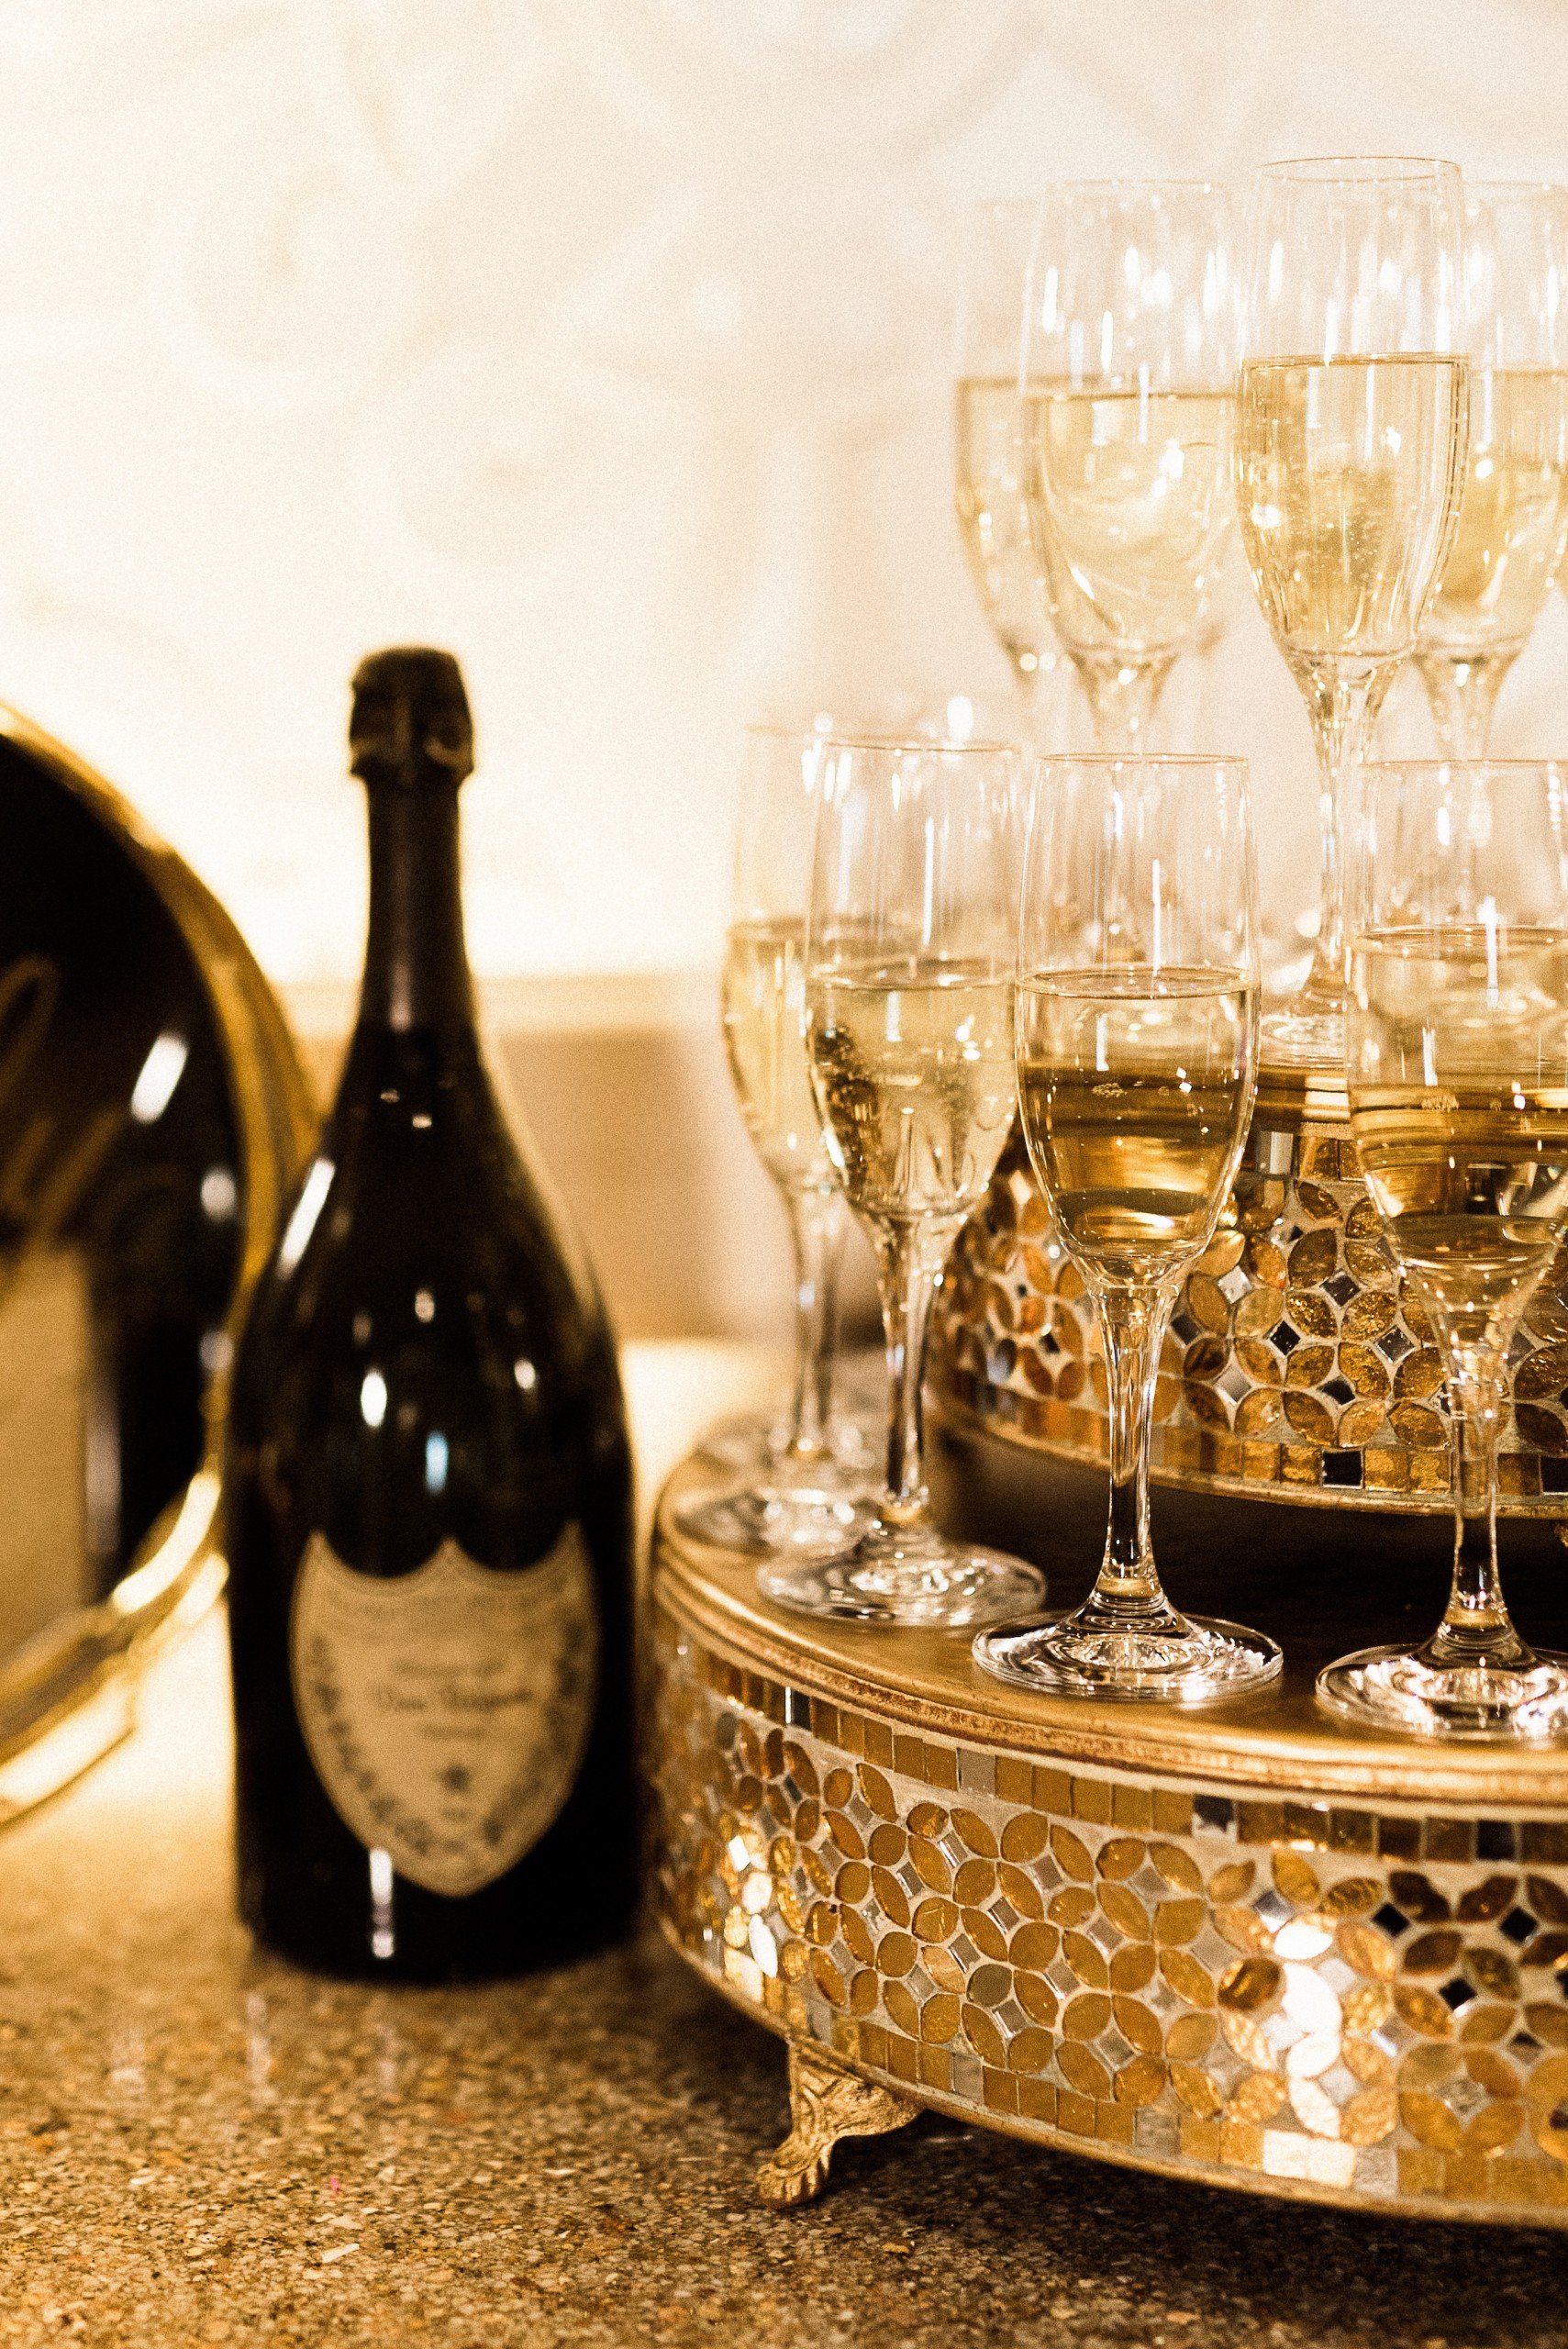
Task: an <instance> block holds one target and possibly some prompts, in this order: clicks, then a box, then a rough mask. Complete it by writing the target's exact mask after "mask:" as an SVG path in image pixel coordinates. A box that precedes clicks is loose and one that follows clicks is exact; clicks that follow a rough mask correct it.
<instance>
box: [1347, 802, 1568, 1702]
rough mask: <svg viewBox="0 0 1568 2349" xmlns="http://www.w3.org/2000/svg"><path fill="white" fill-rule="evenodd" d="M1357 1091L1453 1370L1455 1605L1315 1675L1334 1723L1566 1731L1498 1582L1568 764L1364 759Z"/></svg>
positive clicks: (1553, 1024) (1538, 1265) (1552, 1172)
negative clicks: (1510, 1390) (1499, 1452)
mask: <svg viewBox="0 0 1568 2349" xmlns="http://www.w3.org/2000/svg"><path fill="white" fill-rule="evenodd" d="M1356 830H1357V837H1356V841H1355V856H1354V860H1353V864H1352V877H1353V882H1354V895H1353V909H1352V934H1351V990H1350V1004H1349V1009H1348V1014H1347V1019H1348V1025H1349V1030H1350V1034H1349V1049H1348V1056H1347V1084H1348V1088H1349V1092H1350V1100H1351V1132H1352V1133H1353V1135H1354V1137H1355V1145H1356V1155H1357V1157H1358V1158H1359V1159H1360V1161H1361V1167H1362V1174H1363V1175H1365V1177H1366V1183H1367V1188H1368V1189H1369V1190H1370V1192H1371V1193H1372V1196H1373V1202H1374V1203H1375V1205H1376V1208H1377V1211H1378V1214H1379V1216H1380V1218H1381V1219H1382V1223H1383V1229H1384V1232H1385V1237H1386V1239H1387V1241H1388V1243H1389V1246H1390V1248H1391V1249H1392V1251H1393V1253H1394V1256H1395V1259H1396V1263H1397V1264H1398V1266H1399V1268H1400V1271H1401V1273H1402V1275H1403V1276H1404V1279H1405V1282H1406V1283H1407V1286H1408V1287H1409V1288H1410V1289H1412V1290H1413V1291H1414V1293H1415V1297H1416V1300H1417V1302H1418V1305H1419V1306H1420V1307H1421V1308H1423V1309H1424V1311H1425V1313H1426V1315H1427V1318H1428V1319H1429V1320H1430V1322H1431V1324H1432V1329H1433V1331H1434V1333H1435V1335H1436V1339H1437V1342H1438V1347H1439V1350H1440V1353H1441V1354H1442V1358H1443V1364H1444V1367H1445V1369H1446V1371H1447V1373H1448V1398H1449V1417H1450V1419H1451V1425H1452V1431H1453V1462H1454V1465H1453V1486H1454V1552H1453V1581H1452V1587H1451V1594H1450V1598H1449V1604H1448V1610H1447V1612H1446V1614H1445V1615H1444V1617H1443V1620H1442V1622H1441V1623H1440V1626H1439V1628H1438V1630H1437V1631H1435V1632H1434V1633H1433V1635H1432V1637H1431V1638H1430V1639H1429V1640H1428V1641H1427V1642H1425V1644H1424V1645H1423V1646H1420V1647H1418V1648H1414V1649H1405V1648H1398V1647H1385V1648H1368V1649H1363V1650H1362V1653H1360V1654H1357V1655H1351V1656H1346V1657H1344V1658H1343V1659H1342V1660H1341V1661H1340V1663H1338V1664H1332V1665H1330V1667H1329V1670H1328V1671H1327V1672H1325V1673H1323V1674H1322V1675H1321V1676H1320V1677H1319V1679H1318V1697H1319V1698H1320V1699H1321V1701H1322V1702H1323V1703H1324V1704H1325V1705H1327V1706H1328V1707H1329V1709H1330V1710H1331V1711H1333V1712H1336V1713H1339V1714H1340V1715H1342V1716H1343V1717H1345V1718H1347V1719H1349V1720H1354V1721H1357V1722H1360V1723H1363V1724H1364V1723H1371V1724H1373V1725H1374V1726H1376V1727H1378V1728H1382V1729H1396V1730H1405V1731H1410V1732H1412V1733H1413V1734H1415V1735H1417V1736H1423V1737H1460V1738H1471V1739H1486V1740H1491V1741H1495V1742H1535V1741H1540V1740H1543V1739H1553V1738H1561V1737H1564V1736H1568V1656H1561V1655H1547V1654H1543V1653H1540V1652H1539V1651H1537V1652H1532V1651H1531V1650H1530V1649H1529V1647H1528V1646H1527V1645H1526V1643H1525V1642H1524V1641H1523V1640H1522V1639H1521V1638H1520V1637H1519V1635H1518V1632H1517V1631H1515V1629H1514V1627H1513V1624H1512V1623H1511V1622H1510V1620H1509V1619H1508V1610H1507V1606H1506V1605H1505V1603H1504V1599H1503V1593H1502V1587H1501V1585H1500V1583H1499V1581H1498V1577H1497V1535H1496V1506H1497V1489H1496V1442H1497V1435H1498V1431H1499V1422H1500V1420H1501V1419H1502V1416H1503V1413H1504V1410H1505V1408H1506V1400H1505V1395H1504V1380H1505V1375H1506V1370H1507V1354H1508V1348H1509V1345H1510V1343H1511V1341H1512V1340H1513V1337H1514V1334H1515V1332H1516V1330H1518V1325H1519V1319H1520V1317H1521V1315H1522V1314H1523V1312H1524V1310H1525V1308H1526V1307H1527V1306H1528V1305H1529V1300H1530V1297H1531V1296H1532V1295H1533V1293H1534V1291H1535V1290H1536V1288H1537V1287H1538V1286H1539V1285H1540V1281H1541V1279H1542V1277H1543V1276H1544V1275H1545V1274H1546V1273H1547V1271H1548V1269H1549V1268H1550V1266H1551V1264H1552V1261H1553V1259H1554V1258H1555V1257H1556V1255H1557V1252H1558V1248H1559V1245H1560V1243H1561V1242H1562V1238H1563V1236H1564V1234H1565V1233H1568V765H1562V764H1559V763H1555V762H1552V761H1541V762H1539V763H1538V762H1533V761H1520V762H1518V763H1506V764H1494V765H1483V764H1462V763H1454V764H1448V763H1435V764H1431V765H1425V764H1419V763H1402V764H1391V765H1387V766H1373V767H1369V768H1368V769H1367V770H1366V771H1365V774H1364V775H1363V777H1362V793H1361V796H1360V807H1359V810H1358V821H1357V828H1356Z"/></svg>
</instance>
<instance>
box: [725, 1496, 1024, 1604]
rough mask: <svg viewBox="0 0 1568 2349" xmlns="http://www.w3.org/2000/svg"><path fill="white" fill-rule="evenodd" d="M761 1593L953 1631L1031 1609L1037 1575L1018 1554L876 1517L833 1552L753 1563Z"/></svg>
mask: <svg viewBox="0 0 1568 2349" xmlns="http://www.w3.org/2000/svg"><path fill="white" fill-rule="evenodd" d="M757 1587H758V1589H759V1590H760V1591H761V1592H762V1596H763V1598H771V1599H773V1600H774V1601H775V1602H776V1604H777V1605H779V1606H780V1607H788V1608H791V1609H794V1611H795V1613H796V1614H797V1615H834V1616H840V1617H848V1618H849V1619H851V1620H852V1621H855V1622H860V1623H904V1624H920V1625H924V1626H926V1627H927V1628H929V1629H934V1630H951V1631H961V1630H962V1629H963V1628H964V1627H965V1626H966V1625H967V1624H970V1623H994V1622H995V1621H996V1620H998V1619H999V1618H1000V1617H1002V1616H1005V1615H1016V1614H1017V1613H1018V1609H1019V1608H1020V1607H1037V1606H1039V1604H1040V1600H1041V1599H1042V1598H1044V1597H1045V1580H1044V1577H1043V1575H1040V1574H1039V1573H1037V1572H1036V1570H1035V1568H1034V1567H1033V1566H1026V1565H1025V1564H1024V1563H1023V1561H1022V1559H1021V1558H1008V1557H1005V1556H1004V1555H1003V1554H1002V1553H1001V1552H1000V1551H997V1550H980V1549H973V1548H971V1547H970V1546H969V1544H967V1543H962V1544H957V1543H951V1542H944V1541H943V1540H942V1538H941V1536H940V1534H935V1533H929V1532H921V1531H909V1530H906V1529H904V1528H901V1527H895V1526H889V1525H886V1524H885V1523H883V1522H880V1521H879V1522H878V1523H876V1524H874V1525H873V1526H872V1527H871V1529H870V1530H869V1531H867V1532H865V1533H863V1534H862V1536H861V1538H860V1540H859V1541H858V1542H855V1543H854V1545H853V1547H852V1548H850V1549H847V1550H845V1551H844V1552H843V1553H841V1554H840V1556H838V1557H833V1558H823V1559H817V1560H813V1561H811V1562H809V1563H804V1562H803V1563H802V1564H789V1565H785V1564H782V1563H781V1564H777V1565H766V1566H762V1567H759V1569H758V1572H757Z"/></svg>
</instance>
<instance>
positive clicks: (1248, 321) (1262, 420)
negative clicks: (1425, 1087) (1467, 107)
mask: <svg viewBox="0 0 1568 2349" xmlns="http://www.w3.org/2000/svg"><path fill="white" fill-rule="evenodd" d="M1462 219H1463V200H1462V191H1461V185H1460V177H1459V173H1458V172H1457V170H1456V169H1455V168H1454V166H1453V164H1451V163H1441V162H1432V161H1426V160H1423V159H1420V158H1416V159H1406V158H1399V157H1394V158H1388V157H1382V156H1373V157H1367V158H1362V157H1356V156H1330V157H1329V158H1327V159H1326V160H1322V161H1307V162H1295V163H1271V164H1270V165H1269V166H1268V167H1267V169H1266V170H1264V171H1262V172H1261V173H1259V175H1258V185H1257V195H1256V201H1255V206H1254V214H1253V242H1252V252H1251V271H1250V274H1249V279H1248V285H1247V297H1246V316H1245V320H1244V328H1243V340H1244V344H1245V351H1244V356H1243V358H1242V362H1241V372H1240V384H1239V388H1238V395H1237V404H1236V455H1235V474H1236V501H1237V507H1238V512H1239V518H1240V530H1241V544H1242V547H1243V549H1244V550H1245V552H1246V556H1247V562H1248V567H1249V569H1250V570H1251V574H1252V584H1253V586H1254V588H1255V589H1256V590H1257V595H1258V600H1259V602H1260V603H1261V604H1262V608H1263V617H1264V618H1265V619H1266V620H1267V621H1268V623H1269V626H1270V628H1271V629H1272V630H1273V636H1274V640H1275V642H1276V643H1277V644H1278V646H1279V648H1280V651H1282V652H1283V653H1284V658H1285V661H1286V662H1287V663H1288V665H1289V668H1290V671H1291V674H1292V675H1293V676H1294V678H1295V679H1296V685H1297V687H1298V688H1299V690H1300V693H1301V695H1302V697H1303V699H1304V700H1305V702H1306V704H1307V714H1308V716H1309V718H1310V719H1311V721H1312V732H1313V738H1314V741H1315V744H1316V747H1317V752H1318V771H1319V775H1320V788H1319V795H1318V810H1319V827H1320V836H1321V878H1320V884H1319V914H1318V943H1317V949H1316V952H1315V953H1314V955H1313V961H1312V968H1311V970H1310V972H1309V973H1308V974H1307V983H1306V985H1305V988H1304V989H1303V992H1302V994H1301V995H1300V996H1298V997H1297V998H1296V1002H1295V1003H1294V1004H1293V1005H1291V1006H1290V1007H1289V1008H1286V1009H1285V1010H1284V1011H1281V1012H1276V1013H1271V1014H1270V1016H1269V1018H1268V1019H1267V1021H1266V1023H1265V1029H1264V1034H1265V1039H1266V1041H1267V1043H1268V1045H1269V1048H1270V1052H1271V1055H1273V1056H1275V1057H1279V1058H1282V1059H1287V1060H1292V1061H1295V1062H1297V1063H1307V1064H1310V1065H1314V1066H1318V1067H1326V1068H1338V1067H1339V1066H1340V1064H1341V1063H1342V1062H1343V1059H1344V1049H1345V1046H1344V985H1345V933H1344V912H1343V903H1342V874H1341V870H1340V807H1341V804H1342V800H1343V793H1344V784H1345V778H1346V776H1347V775H1348V774H1350V773H1351V771H1352V770H1353V768H1354V767H1355V766H1356V765H1357V764H1358V763H1360V761H1361V759H1362V756H1363V755H1364V752H1365V750H1366V747H1367V743H1368V740H1369V738H1370V735H1371V729H1372V727H1373V721H1374V720H1375V718H1376V717H1377V713H1378V710H1379V708H1380V707H1382V703H1383V697H1384V696H1385V693H1386V692H1387V690H1388V685H1389V682H1390V680H1391V679H1392V677H1393V676H1394V674H1395V672H1396V669H1397V668H1398V666H1399V663H1400V662H1402V661H1404V660H1407V659H1408V657H1409V655H1410V654H1411V653H1412V652H1413V651H1415V649H1416V639H1417V635H1418V630H1419V628H1420V623H1421V617H1422V614H1423V612H1424V610H1425V608H1426V604H1427V599H1428V597H1429V595H1430V593H1431V591H1432V589H1433V587H1434V586H1435V584H1436V583H1437V579H1438V574H1439V573H1440V570H1441V568H1442V564H1443V560H1444V556H1445V553H1446V551H1447V548H1448V544H1449V541H1450V537H1451V529H1452V525H1453V521H1454V518H1455V514H1456V510H1457V500H1458V490H1459V484H1460V481H1461V479H1462V474H1463V469H1464V451H1465V431H1466V408H1467V401H1466V373H1467V369H1466V362H1465V359H1464V355H1463V331H1464V320H1463V314H1462V286H1461V269H1462Z"/></svg>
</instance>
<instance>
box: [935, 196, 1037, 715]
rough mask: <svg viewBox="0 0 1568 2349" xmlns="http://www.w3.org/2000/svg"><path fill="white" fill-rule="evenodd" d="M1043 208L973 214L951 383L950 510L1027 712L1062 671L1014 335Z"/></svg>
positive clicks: (1023, 203) (1009, 204)
mask: <svg viewBox="0 0 1568 2349" xmlns="http://www.w3.org/2000/svg"><path fill="white" fill-rule="evenodd" d="M1039 209H1040V207H1039V206H1038V205H1037V204H1036V202H1035V200H1034V198H1033V197H1032V196H1030V197H1025V198H1021V199H1015V200H1003V201H1000V202H990V203H984V204H977V205H975V206H973V209H972V211H971V213H970V216H969V234H968V242H967V247H966V250H965V255H964V271H963V288H962V295H961V296H960V300H959V313H958V331H957V335H956V338H955V340H956V343H957V351H956V354H955V362H954V376H955V381H954V385H953V503H954V506H955V508H956V510H957V514H958V527H959V534H960V536H961V538H962V541H963V551H964V554H965V556H966V557H967V559H968V562H969V568H970V572H971V574H972V575H973V580H974V584H975V587H976V588H977V590H978V591H979V596H980V600H981V603H982V604H983V605H984V608H985V617H986V618H987V620H988V621H989V622H990V624H991V632H992V634H993V635H994V636H995V639H996V641H997V643H998V644H999V645H1000V646H1001V648H1002V650H1003V651H1004V652H1005V653H1006V656H1007V658H1008V660H1009V661H1010V662H1012V665H1013V674H1014V675H1015V676H1016V677H1017V679H1018V686H1019V691H1020V693H1021V695H1022V697H1023V702H1024V707H1025V708H1026V710H1027V711H1031V712H1032V709H1033V707H1034V701H1035V687H1036V685H1037V683H1038V680H1039V678H1040V675H1041V674H1042V673H1044V674H1049V673H1050V672H1051V670H1053V669H1054V668H1055V666H1056V662H1057V657H1058V655H1057V644H1056V631H1055V629H1053V628H1052V626H1051V598H1050V594H1049V591H1048V590H1047V587H1046V584H1045V571H1044V566H1043V564H1042V563H1041V562H1040V557H1039V555H1038V554H1037V553H1036V551H1035V545H1034V539H1033V536H1032V533H1031V531H1030V528H1029V508H1028V507H1027V505H1026V504H1025V502H1024V445H1023V410H1022V407H1021V406H1020V404H1019V400H1018V333H1019V328H1020V326H1021V323H1022V313H1023V299H1024V279H1025V275H1026V273H1027V272H1028V269H1029V252H1030V249H1031V247H1032V245H1033V242H1034V235H1035V225H1036V219H1037V217H1038V214H1039Z"/></svg>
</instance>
